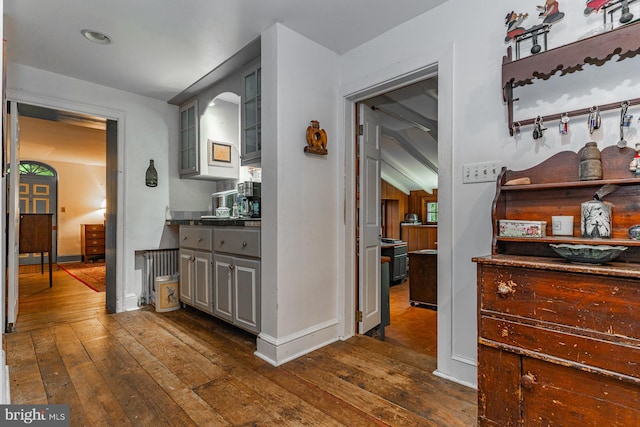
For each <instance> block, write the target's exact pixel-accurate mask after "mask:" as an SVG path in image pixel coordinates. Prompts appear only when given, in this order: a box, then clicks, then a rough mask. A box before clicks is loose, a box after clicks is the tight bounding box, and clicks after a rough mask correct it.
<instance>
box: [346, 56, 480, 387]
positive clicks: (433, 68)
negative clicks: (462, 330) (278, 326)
mask: <svg viewBox="0 0 640 427" xmlns="http://www.w3.org/2000/svg"><path fill="white" fill-rule="evenodd" d="M436 73H437V75H438V123H439V125H438V130H439V143H438V172H439V173H438V194H439V196H440V199H439V208H440V209H439V210H440V211H441V212H443V211H446V212H449V213H450V214H447V215H446V216H442V218H441V221H440V222H439V223H438V254H439V256H438V332H437V335H438V369H437V370H436V372H435V374H437V375H440V376H443V377H447V378H449V376H448V375H447V374H446V372H451V371H452V369H453V368H452V366H451V365H452V364H455V363H457V362H461V363H464V364H468V363H469V361H467V360H457V359H456V356H455V349H454V348H453V342H454V340H453V328H452V321H453V304H452V299H453V298H452V297H453V295H452V288H453V286H452V282H453V268H454V261H453V259H452V258H453V256H452V254H453V250H452V246H453V217H454V213H453V203H452V199H453V173H452V168H453V166H452V165H453V76H454V69H453V46H452V45H449V46H447V48H446V49H444V50H443V51H442V52H440V54H439V55H436V61H435V62H432V63H430V64H423V65H422V66H420V67H417V68H414V69H412V70H410V71H407V72H403V73H400V74H396V75H391V76H388V77H387V78H386V79H381V80H377V81H373V82H366V83H365V84H364V85H362V86H361V87H359V88H356V89H353V90H351V91H348V92H345V94H344V95H343V105H342V108H343V116H344V118H345V119H344V137H345V140H344V147H345V153H344V156H345V162H344V167H345V171H344V180H345V186H344V194H345V197H344V231H345V233H344V240H343V248H344V258H343V259H344V260H345V261H344V270H343V272H342V273H343V279H344V280H343V283H344V284H345V286H344V294H343V295H342V298H341V307H340V308H341V309H342V320H343V321H342V327H343V329H342V331H341V335H342V337H343V339H346V338H349V337H351V336H353V335H355V334H356V331H357V323H356V322H355V316H354V311H355V310H357V291H358V289H357V286H358V279H357V268H358V264H357V260H356V256H355V254H356V251H357V250H358V246H357V244H356V239H355V235H356V234H355V230H356V225H357V218H356V209H355V200H356V194H355V190H356V176H355V171H356V169H355V164H356V161H357V159H356V155H355V154H356V153H355V143H356V137H355V135H357V132H356V130H357V127H356V111H355V105H356V103H357V102H360V101H364V100H366V99H368V98H371V97H373V96H376V95H380V94H383V93H385V92H389V91H391V90H394V89H397V88H400V87H403V86H407V85H409V84H412V83H415V82H418V81H420V80H424V79H426V78H428V77H430V76H432V75H434V74H436ZM441 369H442V370H443V372H439V371H440V370H441ZM451 379H453V380H455V378H451Z"/></svg>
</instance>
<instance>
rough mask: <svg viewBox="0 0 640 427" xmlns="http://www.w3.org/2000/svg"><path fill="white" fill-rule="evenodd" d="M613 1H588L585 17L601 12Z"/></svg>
mask: <svg viewBox="0 0 640 427" xmlns="http://www.w3.org/2000/svg"><path fill="white" fill-rule="evenodd" d="M611 1H612V0H587V8H586V9H585V10H584V16H589V15H591V14H592V13H593V12H596V13H598V12H600V9H602V8H603V7H604V6H606V5H608V4H609V3H611Z"/></svg>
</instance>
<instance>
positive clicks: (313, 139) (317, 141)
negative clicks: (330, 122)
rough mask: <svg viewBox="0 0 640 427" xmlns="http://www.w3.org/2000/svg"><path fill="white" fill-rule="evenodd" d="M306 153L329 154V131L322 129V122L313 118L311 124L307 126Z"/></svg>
mask: <svg viewBox="0 0 640 427" xmlns="http://www.w3.org/2000/svg"><path fill="white" fill-rule="evenodd" d="M304 152H305V153H312V154H323V155H324V154H327V133H326V132H325V131H324V129H320V122H319V121H317V120H311V126H309V127H307V146H306V147H304Z"/></svg>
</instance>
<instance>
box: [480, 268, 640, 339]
mask: <svg viewBox="0 0 640 427" xmlns="http://www.w3.org/2000/svg"><path fill="white" fill-rule="evenodd" d="M479 276H480V277H479V280H480V295H479V296H480V301H479V304H480V309H481V312H490V313H497V314H500V313H504V314H509V315H513V316H520V317H524V318H529V319H533V320H536V321H544V322H550V323H554V324H558V325H566V326H569V327H575V328H581V329H587V330H592V331H597V332H601V333H605V334H610V335H618V336H627V337H632V338H640V328H639V327H638V325H637V316H638V313H639V312H640V281H638V280H634V279H625V278H620V277H608V276H598V275H592V274H577V273H566V272H558V271H554V272H552V273H551V272H549V271H545V270H536V269H527V268H512V267H494V266H482V267H481V268H480V270H479Z"/></svg>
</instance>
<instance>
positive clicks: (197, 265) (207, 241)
mask: <svg viewBox="0 0 640 427" xmlns="http://www.w3.org/2000/svg"><path fill="white" fill-rule="evenodd" d="M211 238H212V229H211V228H210V227H199V226H181V227H180V264H179V271H180V301H181V302H182V303H183V304H188V305H190V306H193V307H195V308H197V309H199V310H202V311H205V312H207V313H212V312H213V305H212V301H211V282H212V265H213V252H212V249H213V248H212V246H211Z"/></svg>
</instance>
